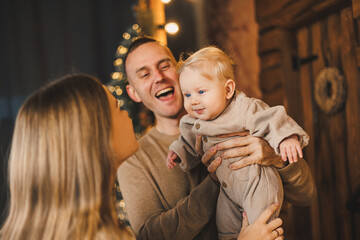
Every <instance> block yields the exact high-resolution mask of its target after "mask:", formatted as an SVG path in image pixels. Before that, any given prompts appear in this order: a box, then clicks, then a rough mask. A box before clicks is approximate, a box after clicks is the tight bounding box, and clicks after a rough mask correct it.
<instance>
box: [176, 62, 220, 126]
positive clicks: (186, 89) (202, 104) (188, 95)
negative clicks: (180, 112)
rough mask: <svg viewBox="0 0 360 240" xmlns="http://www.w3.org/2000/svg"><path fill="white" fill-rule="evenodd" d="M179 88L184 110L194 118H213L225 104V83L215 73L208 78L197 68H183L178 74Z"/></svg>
mask: <svg viewBox="0 0 360 240" xmlns="http://www.w3.org/2000/svg"><path fill="white" fill-rule="evenodd" d="M180 88H181V91H182V93H183V95H184V107H185V110H186V111H187V112H188V113H189V115H190V116H192V117H194V118H198V119H201V120H213V119H215V118H216V117H217V116H219V115H220V113H222V111H223V110H224V109H225V108H226V106H227V95H226V89H225V83H224V82H223V81H221V80H219V79H217V76H215V75H214V78H213V79H209V78H207V77H205V76H203V75H201V74H200V72H199V71H197V70H193V69H191V68H185V69H184V70H183V72H181V74H180Z"/></svg>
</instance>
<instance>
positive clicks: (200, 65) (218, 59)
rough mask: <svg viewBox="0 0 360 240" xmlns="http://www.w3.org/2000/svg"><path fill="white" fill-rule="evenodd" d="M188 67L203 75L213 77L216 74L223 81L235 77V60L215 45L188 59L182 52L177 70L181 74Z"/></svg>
mask: <svg viewBox="0 0 360 240" xmlns="http://www.w3.org/2000/svg"><path fill="white" fill-rule="evenodd" d="M188 67H189V68H191V69H195V70H197V71H199V72H200V73H201V75H203V76H205V77H206V78H209V79H213V78H214V75H215V76H217V78H218V79H219V80H222V81H224V80H227V79H234V67H233V61H232V60H231V59H230V57H229V56H228V55H226V54H225V53H224V52H223V51H222V50H221V49H219V48H217V47H215V46H210V47H205V48H202V49H200V50H199V51H197V52H195V53H193V54H191V55H190V57H188V58H187V59H186V60H184V54H182V55H181V57H180V60H179V63H178V65H177V72H178V73H179V74H181V73H182V72H183V71H184V70H185V68H188Z"/></svg>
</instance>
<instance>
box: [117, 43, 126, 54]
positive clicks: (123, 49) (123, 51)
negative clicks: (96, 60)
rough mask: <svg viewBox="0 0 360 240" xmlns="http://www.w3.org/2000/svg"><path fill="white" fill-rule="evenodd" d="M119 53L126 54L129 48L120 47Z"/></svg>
mask: <svg viewBox="0 0 360 240" xmlns="http://www.w3.org/2000/svg"><path fill="white" fill-rule="evenodd" d="M117 52H118V53H120V54H125V53H126V52H127V48H126V47H124V46H122V45H120V46H119V47H118V48H117Z"/></svg>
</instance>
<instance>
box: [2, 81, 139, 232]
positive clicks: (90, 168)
mask: <svg viewBox="0 0 360 240" xmlns="http://www.w3.org/2000/svg"><path fill="white" fill-rule="evenodd" d="M132 129H133V127H132V123H131V120H130V119H129V117H128V115H127V112H125V111H122V110H120V108H119V107H118V105H117V101H116V99H115V98H114V97H113V96H112V95H111V94H110V93H108V92H107V91H106V90H105V88H104V87H103V86H102V85H101V83H100V82H99V81H98V80H96V79H94V78H92V77H89V76H84V75H76V76H68V77H65V78H63V79H60V80H58V81H55V82H53V83H51V84H49V85H48V86H46V87H44V88H42V89H40V90H39V91H37V92H36V93H35V94H33V95H32V96H31V97H30V98H29V99H28V100H27V101H26V102H25V103H24V105H23V106H22V107H21V109H20V111H19V114H18V116H17V119H16V124H15V130H14V135H13V141H12V148H11V153H10V159H9V178H10V193H11V201H10V212H9V216H8V218H7V220H6V222H5V224H4V226H3V228H2V232H1V235H2V236H1V238H2V239H117V238H120V237H121V239H126V238H129V237H131V236H130V234H129V233H128V232H126V231H125V230H121V229H122V228H121V226H119V224H118V223H117V220H116V219H117V218H116V214H115V208H114V204H113V200H112V198H111V192H112V185H113V183H114V179H115V173H116V169H117V168H118V166H119V165H120V163H121V162H122V161H123V160H125V159H126V158H127V157H129V156H130V155H131V154H132V153H134V152H135V151H136V150H137V148H138V145H137V141H136V139H135V137H134V133H133V131H132ZM119 229H120V230H119Z"/></svg>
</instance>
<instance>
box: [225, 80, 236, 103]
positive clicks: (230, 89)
mask: <svg viewBox="0 0 360 240" xmlns="http://www.w3.org/2000/svg"><path fill="white" fill-rule="evenodd" d="M225 91H226V99H231V98H232V96H233V95H234V91H235V82H234V80H232V79H228V80H226V83H225Z"/></svg>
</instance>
